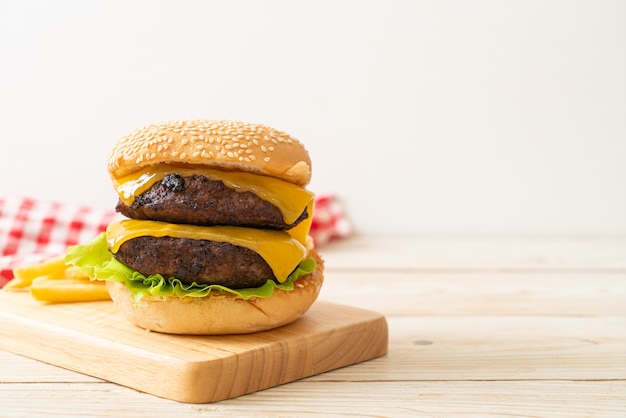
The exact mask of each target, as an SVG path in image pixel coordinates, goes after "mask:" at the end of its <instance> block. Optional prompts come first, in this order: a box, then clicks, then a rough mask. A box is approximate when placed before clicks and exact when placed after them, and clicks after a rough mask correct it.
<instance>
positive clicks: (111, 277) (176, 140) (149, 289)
mask: <svg viewBox="0 0 626 418" xmlns="http://www.w3.org/2000/svg"><path fill="white" fill-rule="evenodd" d="M106 167H107V171H108V173H109V176H110V178H111V180H112V183H113V186H114V188H115V190H116V191H117V193H118V195H119V199H118V202H117V205H116V211H117V212H119V213H120V214H122V215H124V217H123V219H121V220H119V221H115V222H112V223H111V224H110V225H108V227H107V230H106V232H105V233H102V234H101V235H99V236H98V237H97V238H95V239H94V240H93V241H92V242H90V243H88V244H85V245H79V246H74V247H70V248H69V249H68V252H67V256H66V262H67V263H68V264H74V265H77V266H79V267H81V268H82V269H83V270H84V271H85V272H87V274H88V275H89V276H90V277H91V278H92V279H93V280H105V281H106V283H107V289H108V291H109V294H110V295H111V299H112V300H113V302H114V303H115V305H116V306H118V307H119V308H120V309H121V310H122V312H123V313H124V315H125V316H126V317H127V318H128V319H129V320H130V321H131V322H132V323H133V324H135V325H137V326H139V327H142V328H145V329H148V330H152V331H158V332H164V333H173V334H204V335H207V334H244V333H252V332H258V331H263V330H268V329H272V328H275V327H279V326H282V325H285V324H288V323H290V322H293V321H295V320H296V319H298V318H299V317H300V316H302V314H304V312H306V311H307V310H308V308H309V307H310V306H311V305H312V304H313V302H314V301H315V300H316V298H317V295H318V294H319V291H320V288H321V286H322V283H323V261H322V259H321V258H320V256H319V254H318V253H317V251H316V249H315V248H314V245H313V240H312V239H311V237H310V236H309V229H310V226H311V221H312V218H313V209H314V207H313V206H314V194H313V193H311V192H310V191H308V190H307V189H306V186H307V185H308V183H309V182H310V179H311V160H310V156H309V154H308V152H307V150H306V149H305V147H304V146H303V145H302V143H300V142H299V141H298V140H296V139H295V138H293V137H291V136H290V135H288V134H287V133H285V132H282V131H279V130H276V129H273V128H270V127H268V126H264V125H260V124H251V123H244V122H239V121H226V120H182V121H170V122H164V123H158V124H152V125H148V126H144V127H142V128H139V129H136V130H135V131H133V132H131V133H129V134H128V135H126V136H124V137H122V138H120V139H119V140H118V141H117V142H116V143H115V144H114V145H113V147H112V149H111V151H110V153H109V155H108V156H107V158H106Z"/></svg>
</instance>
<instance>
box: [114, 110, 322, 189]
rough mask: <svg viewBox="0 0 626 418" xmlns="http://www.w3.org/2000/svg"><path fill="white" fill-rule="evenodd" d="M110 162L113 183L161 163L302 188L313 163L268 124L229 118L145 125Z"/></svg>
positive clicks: (295, 143) (122, 140)
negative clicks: (267, 178)
mask: <svg viewBox="0 0 626 418" xmlns="http://www.w3.org/2000/svg"><path fill="white" fill-rule="evenodd" d="M106 163H107V170H108V172H109V175H110V177H111V178H112V179H119V178H121V177H124V176H126V175H128V174H132V173H134V172H136V171H139V170H142V169H144V168H146V167H149V166H152V165H156V164H173V165H179V164H184V165H195V166H203V167H209V168H215V169H223V170H235V171H245V172H251V173H255V174H262V175H267V176H272V177H276V178H279V179H282V180H285V181H289V182H291V183H294V184H297V185H298V186H306V185H307V184H308V183H309V182H310V180H311V159H310V157H309V153H308V152H307V150H306V149H305V148H304V146H303V145H302V144H301V143H300V142H299V141H298V140H296V139H295V138H292V137H291V136H289V135H288V134H287V133H285V132H282V131H278V130H276V129H273V128H270V127H268V126H264V125H259V124H252V123H245V122H239V121H227V120H207V119H196V120H179V121H169V122H163V123H157V124H151V125H147V126H144V127H142V128H139V129H136V130H134V131H132V132H131V133H129V134H128V135H126V136H124V137H122V138H120V139H119V140H118V141H117V143H116V144H115V145H114V146H113V147H112V149H111V152H110V153H109V155H108V156H107V160H106Z"/></svg>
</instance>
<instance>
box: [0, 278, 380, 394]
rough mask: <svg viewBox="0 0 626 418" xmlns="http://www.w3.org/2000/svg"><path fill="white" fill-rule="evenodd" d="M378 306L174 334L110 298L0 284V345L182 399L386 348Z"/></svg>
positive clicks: (295, 374)
mask: <svg viewBox="0 0 626 418" xmlns="http://www.w3.org/2000/svg"><path fill="white" fill-rule="evenodd" d="M387 343H388V331H387V322H386V320H385V317H384V316H383V315H381V314H379V313H376V312H372V311H368V310H363V309H360V308H353V307H349V306H344V305H338V304H334V303H329V302H323V301H317V302H315V303H314V304H313V306H312V307H311V308H310V309H309V311H308V312H307V313H306V314H305V315H304V316H303V317H302V318H300V319H298V320H297V321H295V322H294V323H292V324H289V325H286V326H283V327H281V328H277V329H274V330H270V331H265V332H259V333H255V334H248V335H228V336H181V335H168V334H160V333H157V332H149V331H145V330H143V329H140V328H137V327H135V326H134V325H132V324H130V323H129V322H127V321H126V319H125V318H123V317H122V315H121V313H120V312H118V311H117V310H116V308H115V307H114V305H113V303H112V302H86V303H68V304H43V303H40V302H38V301H36V300H34V299H33V298H32V297H31V296H30V294H28V293H16V292H5V291H2V290H0V348H1V349H4V350H6V351H11V352H13V353H16V354H21V355H23V356H26V357H30V358H33V359H36V360H40V361H43V362H46V363H50V364H53V365H56V366H60V367H63V368H66V369H69V370H74V371H76V372H80V373H83V374H87V375H90V376H95V377H98V378H101V379H104V380H107V381H110V382H114V383H117V384H120V385H123V386H128V387H131V388H134V389H137V390H139V391H142V392H147V393H150V394H153V395H156V396H159V397H163V398H168V399H173V400H176V401H180V402H189V403H205V402H215V401H220V400H223V399H228V398H233V397H236V396H240V395H243V394H246V393H251V392H255V391H258V390H262V389H266V388H270V387H273V386H277V385H280V384H283V383H287V382H292V381H294V380H298V379H302V378H304V377H308V376H313V375H315V374H319V373H322V372H326V371H329V370H332V369H336V368H339V367H343V366H348V365H351V364H355V363H359V362H362V361H365V360H370V359H373V358H376V357H379V356H382V355H384V354H385V353H386V352H387Z"/></svg>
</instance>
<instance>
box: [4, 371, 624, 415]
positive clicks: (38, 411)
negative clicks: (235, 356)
mask: <svg viewBox="0 0 626 418" xmlns="http://www.w3.org/2000/svg"><path fill="white" fill-rule="evenodd" d="M26 394H28V395H27V396H26ZM34 399H36V400H37V401H36V402H33V400H34ZM624 399H626V382H624V381H612V382H593V381H586V382H570V381H562V380H557V381H522V382H497V381H496V382H494V381H485V382H479V383H478V382H471V381H470V382H468V381H455V382H421V381H413V382H360V383H354V382H315V381H311V380H309V379H305V380H302V381H298V382H294V383H291V384H289V385H283V386H278V387H275V388H272V389H268V390H264V391H260V392H256V393H253V394H250V395H245V396H241V397H239V398H235V399H229V400H225V401H221V402H217V403H212V404H196V405H188V404H181V403H177V402H174V401H170V400H167V399H161V398H155V397H152V396H150V395H147V394H144V393H140V392H137V391H134V390H132V389H128V388H125V387H122V386H117V385H113V384H110V383H76V384H63V383H57V384H49V383H40V384H28V385H23V384H22V385H17V384H7V385H0V405H2V409H1V410H0V416H6V417H25V416H28V417H31V418H32V417H50V416H64V417H69V416H81V417H88V418H95V417H111V416H120V417H122V416H123V417H125V418H138V417H155V416H158V417H162V418H169V417H172V418H174V417H176V418H178V417H180V416H186V417H187V416H188V417H196V416H207V415H211V416H213V415H218V416H236V417H241V416H254V417H272V416H273V417H278V416H280V417H284V416H302V417H313V416H346V417H354V416H361V417H366V416H369V417H383V416H384V417H391V416H393V417H415V416H502V417H508V416H510V417H519V416H532V417H550V418H551V417H554V416H559V417H581V416H597V417H607V418H609V417H616V418H617V417H619V418H622V417H624V416H626V403H625V402H624Z"/></svg>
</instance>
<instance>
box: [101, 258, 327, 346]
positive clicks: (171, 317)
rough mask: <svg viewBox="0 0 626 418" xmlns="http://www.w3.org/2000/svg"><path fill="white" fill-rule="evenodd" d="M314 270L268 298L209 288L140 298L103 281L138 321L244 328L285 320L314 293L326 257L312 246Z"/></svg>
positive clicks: (164, 327) (191, 329)
mask: <svg viewBox="0 0 626 418" xmlns="http://www.w3.org/2000/svg"><path fill="white" fill-rule="evenodd" d="M309 256H310V257H313V258H314V259H315V261H316V264H317V265H316V268H315V271H314V272H313V273H311V274H308V275H307V276H303V277H300V278H299V279H298V280H297V281H296V282H295V283H294V289H293V290H289V291H288V290H280V289H274V294H273V295H272V296H270V297H268V298H255V297H252V298H250V299H248V300H244V299H243V298H241V297H239V296H237V295H233V294H229V293H218V292H211V293H210V294H209V295H207V296H205V297H201V298H198V297H186V298H182V299H181V298H179V297H176V296H144V297H143V298H142V299H141V300H140V301H139V302H138V303H135V301H134V300H133V298H132V296H131V293H130V291H129V290H128V288H127V287H126V286H125V285H124V284H123V283H120V282H107V283H106V284H107V289H108V291H109V294H110V295H111V299H113V302H114V304H115V305H116V306H117V307H118V308H120V309H121V311H122V312H123V314H124V316H125V317H126V318H127V319H128V320H129V321H130V322H131V323H133V324H135V325H136V326H138V327H141V328H144V329H148V330H151V331H157V332H163V333H168V334H192V335H219V334H248V333H252V332H258V331H265V330H269V329H272V328H276V327H279V326H281V325H286V324H288V323H290V322H293V321H295V320H296V319H298V318H299V317H300V316H302V314H304V313H305V312H306V311H307V310H308V309H309V307H310V306H311V305H312V304H313V302H315V300H316V299H317V295H318V294H319V291H320V289H321V287H322V283H323V281H324V275H323V271H324V263H323V260H322V259H321V258H320V256H319V254H317V252H316V251H315V250H312V251H311V252H310V253H309Z"/></svg>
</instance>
